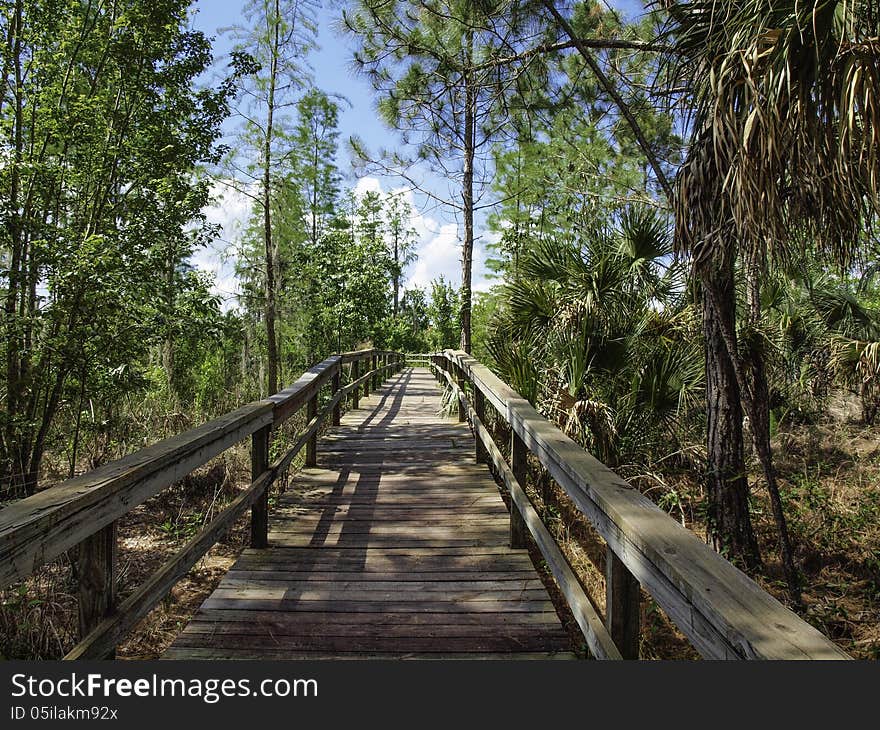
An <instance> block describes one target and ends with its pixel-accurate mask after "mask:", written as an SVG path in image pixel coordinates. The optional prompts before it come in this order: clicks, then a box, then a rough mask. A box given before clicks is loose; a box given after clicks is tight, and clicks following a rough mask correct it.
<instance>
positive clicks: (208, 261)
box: [192, 182, 253, 309]
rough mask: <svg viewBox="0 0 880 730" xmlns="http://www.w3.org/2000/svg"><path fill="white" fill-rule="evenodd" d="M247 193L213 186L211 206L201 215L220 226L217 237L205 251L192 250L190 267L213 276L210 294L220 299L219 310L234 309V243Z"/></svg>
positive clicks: (245, 213)
mask: <svg viewBox="0 0 880 730" xmlns="http://www.w3.org/2000/svg"><path fill="white" fill-rule="evenodd" d="M248 192H249V191H241V190H236V189H235V188H232V187H230V186H229V185H226V184H225V183H222V182H218V183H214V185H213V187H212V189H211V198H212V203H211V204H210V205H208V206H207V207H206V208H205V209H204V210H203V211H202V212H203V213H204V214H205V217H206V219H207V222H208V223H212V224H219V225H220V236H219V238H217V239H215V240H214V241H213V242H212V243H210V244H209V245H208V246H206V247H205V248H202V249H200V250H198V251H196V252H195V253H194V254H193V257H192V264H193V266H195V267H196V268H198V269H200V270H202V271H207V272H209V273H211V274H213V275H214V286H213V287H212V292H213V293H214V294H217V295H218V296H220V297H221V299H222V300H223V308H224V309H230V308H232V307H234V306H235V299H236V296H237V294H238V292H239V285H238V279H236V277H235V263H236V259H235V251H234V244H235V242H237V241H238V239H239V238H240V237H241V231H242V229H243V228H244V226H245V224H246V223H247V218H248V216H249V215H250V212H251V205H252V202H253V201H252V200H251V198H250V197H248V194H247V193H248Z"/></svg>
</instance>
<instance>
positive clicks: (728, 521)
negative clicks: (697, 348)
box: [700, 256, 761, 569]
mask: <svg viewBox="0 0 880 730" xmlns="http://www.w3.org/2000/svg"><path fill="white" fill-rule="evenodd" d="M726 259H727V260H726V261H724V262H709V263H708V264H706V265H705V266H704V267H702V269H701V271H700V278H701V282H702V288H703V297H702V306H703V336H704V339H705V347H706V421H707V423H706V456H707V462H708V463H707V467H706V488H707V493H708V498H709V529H710V531H711V534H712V538H713V541H714V542H715V547H716V548H717V549H719V550H721V551H722V552H723V553H725V554H726V555H727V557H728V558H729V559H730V560H732V561H738V562H740V563H741V564H742V565H743V567H745V568H748V569H753V568H756V567H758V566H759V565H760V562H761V557H760V551H759V548H758V542H757V540H756V539H755V534H754V531H753V529H752V521H751V516H750V515H749V484H748V479H747V478H746V467H745V458H744V456H743V431H742V420H743V414H742V404H741V400H740V389H739V384H738V382H737V377H736V372H735V369H734V367H733V363H732V362H731V360H730V357H729V355H728V352H727V347H726V344H725V339H724V323H725V322H727V323H730V324H732V323H733V322H735V317H736V298H735V289H734V279H733V263H732V261H731V256H727V257H726Z"/></svg>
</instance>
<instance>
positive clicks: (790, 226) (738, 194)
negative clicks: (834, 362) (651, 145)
mask: <svg viewBox="0 0 880 730" xmlns="http://www.w3.org/2000/svg"><path fill="white" fill-rule="evenodd" d="M664 7H665V8H666V9H667V10H668V13H669V18H670V21H669V23H668V25H667V28H666V35H667V38H668V39H669V40H670V42H671V43H672V45H673V46H674V51H673V52H672V53H671V54H670V56H669V63H668V64H667V69H668V71H669V73H670V76H671V77H672V78H674V79H675V82H676V84H677V85H681V82H684V84H685V85H687V86H688V87H689V88H691V89H692V90H693V99H692V102H693V108H694V109H695V111H694V113H693V115H692V118H691V122H692V130H693V134H692V146H691V149H690V153H689V155H688V158H687V161H686V163H685V165H684V166H683V168H682V170H681V173H680V175H679V180H678V185H679V190H678V192H679V195H678V196H677V200H676V205H677V207H678V210H677V221H676V222H677V227H676V240H677V243H678V245H679V246H681V247H683V248H686V249H689V250H691V251H693V252H694V253H695V255H696V256H697V257H698V258H699V257H705V256H707V255H708V254H709V253H711V252H713V251H715V250H718V249H720V248H721V246H722V244H723V242H724V239H725V238H728V237H730V236H733V237H734V239H735V240H738V241H741V242H750V243H751V244H752V245H757V244H759V243H760V244H761V245H766V246H768V247H769V248H770V250H771V253H774V254H779V253H784V252H785V249H786V247H787V245H788V243H789V242H790V241H791V240H792V238H793V234H795V233H797V234H799V235H801V236H804V235H806V234H810V237H811V238H814V239H815V240H816V242H817V243H818V245H819V246H820V247H822V248H823V249H825V250H826V251H829V252H831V253H832V254H834V255H835V257H836V258H837V260H839V261H841V262H847V261H849V260H851V259H852V258H853V256H854V254H856V252H857V249H858V245H859V243H860V242H861V241H862V240H863V237H864V235H865V229H866V227H867V226H868V225H869V224H870V223H871V222H872V221H873V219H874V217H875V215H876V213H877V201H878V192H880V64H878V57H880V25H878V24H880V3H878V1H877V0H852V1H851V2H847V3H833V2H827V0H812V1H811V0H808V1H807V2H806V3H804V2H799V1H797V0H782V1H780V0H738V1H735V2H726V3H717V2H714V1H712V0H693V1H690V2H668V3H664Z"/></svg>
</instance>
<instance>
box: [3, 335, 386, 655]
mask: <svg viewBox="0 0 880 730" xmlns="http://www.w3.org/2000/svg"><path fill="white" fill-rule="evenodd" d="M363 362H367V364H368V367H366V368H365V369H364V370H365V372H364V373H361V372H360V364H361V363H363ZM346 364H350V365H351V370H352V373H351V377H352V382H351V383H349V384H348V385H346V386H344V387H342V386H341V374H342V368H343V365H346ZM402 365H403V357H402V355H401V354H400V353H397V352H391V351H386V350H377V349H367V350H359V351H356V352H347V353H343V354H341V355H334V356H332V357H329V358H327V359H326V360H324V361H323V362H321V363H319V364H318V365H315V366H314V367H312V368H310V369H309V370H308V371H306V372H305V373H303V375H302V376H301V377H300V378H299V379H297V381H296V382H294V383H293V384H292V385H291V386H289V387H287V388H285V389H284V390H282V391H280V392H279V393H276V394H275V395H273V396H270V397H269V398H268V399H266V400H261V401H256V402H254V403H250V404H248V405H246V406H243V407H241V408H239V409H238V410H235V411H233V412H231V413H227V414H225V415H223V416H220V417H219V418H216V419H214V420H212V421H210V422H208V423H206V424H204V425H202V426H199V427H197V428H194V429H192V430H190V431H187V432H185V433H182V434H179V435H177V436H173V437H171V438H169V439H165V440H163V441H160V442H158V443H156V444H153V445H152V446H148V447H146V448H144V449H141V450H140V451H138V452H136V453H134V454H130V455H129V456H126V457H123V458H122V459H119V460H117V461H114V462H111V463H110V464H107V465H105V466H102V467H100V468H98V469H95V470H93V471H91V472H88V473H87V474H83V475H81V476H78V477H75V478H73V479H69V480H67V481H65V482H63V483H61V484H59V485H57V486H55V487H51V488H49V489H46V490H44V491H42V492H38V493H37V494H35V495H33V496H31V497H27V498H25V499H22V500H20V501H18V502H15V503H13V504H11V505H9V506H7V507H6V508H4V509H2V510H0V588H3V587H6V586H7V585H9V584H10V583H12V582H14V581H16V580H21V579H23V578H26V577H27V576H28V575H30V574H31V573H33V572H34V571H35V570H36V569H37V568H39V567H40V566H41V565H43V564H45V563H47V562H49V561H50V560H52V559H54V558H56V557H58V556H59V555H60V554H62V553H63V552H64V551H66V550H68V549H70V548H72V547H74V546H79V550H78V569H77V574H78V576H79V596H78V598H79V623H80V636H81V637H83V638H82V641H81V642H80V643H79V644H78V645H77V647H75V649H74V650H73V651H72V652H71V653H70V654H69V655H68V657H66V658H100V657H102V656H107V655H108V653H112V651H113V648H114V647H115V645H116V643H117V642H118V639H119V638H120V637H121V636H123V635H124V634H125V633H126V632H127V631H128V630H129V629H130V628H131V627H132V626H134V624H135V623H136V622H137V621H138V620H139V619H140V618H142V617H143V616H144V615H146V613H147V612H149V611H150V610H151V609H152V608H153V607H154V606H155V605H156V604H157V603H158V602H159V601H160V600H161V599H162V597H163V596H164V595H166V594H167V592H168V591H169V590H170V589H171V588H172V587H173V585H174V584H175V583H176V582H177V581H178V580H179V579H180V578H181V577H182V576H183V575H185V574H186V573H187V571H189V569H190V568H191V567H192V566H193V565H195V563H196V562H197V561H198V560H199V559H200V558H201V557H202V556H203V555H204V554H205V553H206V552H207V551H208V550H209V549H210V548H211V547H212V546H213V545H214V543H216V542H217V540H218V539H219V538H220V537H221V536H222V535H223V534H224V533H225V531H226V530H227V529H228V528H229V526H230V525H231V524H232V523H233V522H234V521H235V520H236V519H237V518H238V517H239V516H241V515H242V514H244V512H245V511H246V509H247V508H248V507H250V508H251V510H252V520H251V535H252V537H251V544H252V546H254V547H265V546H266V544H267V534H268V494H269V487H270V486H271V485H272V483H273V482H274V481H275V479H276V478H277V476H278V474H280V473H282V472H283V471H284V470H285V469H286V468H287V467H288V466H289V465H290V463H291V462H292V461H293V459H294V458H295V457H296V455H297V454H298V453H300V451H301V450H302V448H303V447H306V448H307V453H306V463H307V464H314V459H315V450H316V445H317V432H318V430H319V429H320V427H321V425H322V424H323V423H324V421H325V420H326V419H327V417H328V416H331V417H332V421H333V425H338V424H339V416H340V405H341V402H342V401H343V400H345V399H347V398H351V399H352V401H353V406H354V407H355V408H356V407H357V403H358V398H359V395H360V392H361V390H363V394H364V396H365V397H366V396H367V395H369V393H370V391H371V390H372V389H375V388H377V387H379V385H380V383H381V381H382V380H384V379H385V378H386V377H387V375H388V374H389V373H391V372H395V371H397V370H399V369H400V367H402ZM328 384H329V385H330V386H331V390H332V397H331V398H330V400H329V402H328V403H327V404H326V405H325V406H324V407H323V408H322V409H321V411H320V412H319V411H318V395H319V392H320V390H321V388H322V387H324V386H325V385H328ZM303 406H307V407H308V414H307V419H308V420H307V423H306V426H305V427H304V429H303V431H301V432H300V434H298V437H297V439H296V441H295V442H294V445H293V447H292V448H291V449H289V450H288V451H287V453H286V454H285V455H284V456H283V457H281V458H280V459H279V460H278V461H276V462H275V463H274V464H272V465H270V464H269V463H268V453H269V448H268V447H269V439H270V434H271V431H273V430H275V429H277V428H278V427H279V426H280V425H281V424H282V423H283V422H284V421H286V420H287V419H289V418H290V417H291V416H293V415H294V414H295V413H297V412H298V411H299V410H300V409H302V407H303ZM248 436H251V437H252V476H253V479H252V483H251V485H250V486H249V487H248V489H247V490H245V491H244V492H242V493H241V494H240V495H238V496H237V497H236V498H235V499H234V500H233V502H232V503H231V504H230V505H228V506H227V507H226V508H225V509H224V510H223V511H222V512H221V513H220V514H219V515H218V516H217V517H215V518H214V520H212V521H211V522H210V523H209V524H208V525H206V526H205V527H204V528H203V529H202V531H201V532H200V533H199V534H198V535H196V537H194V538H193V539H192V540H190V542H189V543H187V545H186V546H184V548H183V549H182V550H181V552H179V553H178V554H177V555H175V556H174V557H173V558H171V559H170V560H169V561H168V562H166V563H165V564H164V565H163V566H162V567H161V568H160V569H159V571H158V572H157V573H155V574H154V575H153V576H152V577H151V578H150V579H148V580H147V582H146V583H145V584H144V585H143V586H142V587H141V588H139V589H138V590H137V591H136V592H135V593H134V594H132V595H131V596H129V597H128V598H127V599H126V600H125V601H124V602H123V603H121V604H120V605H119V606H116V605H115V604H116V600H115V563H116V557H115V555H116V521H117V520H118V519H119V518H120V517H122V516H123V515H125V514H126V513H128V512H129V511H131V510H132V509H134V508H135V507H137V506H138V505H140V504H142V503H143V502H145V501H146V500H147V499H149V498H150V497H152V496H154V495H155V494H157V493H159V492H160V491H161V490H162V489H165V488H166V487H168V486H170V485H171V484H173V483H174V482H176V481H178V480H179V479H181V478H182V477H184V476H185V475H186V474H188V473H189V472H191V471H192V470H193V469H196V468H198V467H199V466H202V465H204V464H205V463H207V462H208V461H209V460H211V459H212V458H214V457H215V456H217V455H219V454H220V453H222V452H223V451H225V450H226V449H228V448H229V447H230V446H232V445H234V444H236V443H238V442H239V441H241V440H242V439H244V438H246V437H248Z"/></svg>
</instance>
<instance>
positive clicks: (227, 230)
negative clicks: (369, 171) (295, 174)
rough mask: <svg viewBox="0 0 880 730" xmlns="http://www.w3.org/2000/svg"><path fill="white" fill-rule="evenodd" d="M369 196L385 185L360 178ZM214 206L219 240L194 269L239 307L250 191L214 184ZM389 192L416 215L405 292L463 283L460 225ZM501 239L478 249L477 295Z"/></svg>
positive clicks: (491, 237)
mask: <svg viewBox="0 0 880 730" xmlns="http://www.w3.org/2000/svg"><path fill="white" fill-rule="evenodd" d="M367 191H372V192H377V193H382V192H385V191H384V189H383V187H382V181H381V180H380V179H379V178H376V177H369V176H368V177H362V178H360V179H358V181H357V183H356V184H355V188H354V192H355V195H357V196H362V195H364V193H366V192H367ZM211 192H212V197H213V202H212V204H211V205H209V206H208V207H206V208H205V210H204V213H205V216H206V217H207V220H208V222H209V223H215V224H219V225H220V227H221V233H220V237H219V238H218V239H217V240H215V241H214V242H213V243H212V244H211V245H209V246H207V247H205V248H203V249H201V250H199V251H197V252H196V253H195V254H194V255H193V258H192V262H193V265H194V266H196V267H198V268H199V269H201V270H203V271H207V272H210V273H212V274H213V275H214V279H215V281H214V288H213V291H214V293H216V294H218V295H219V296H220V297H222V299H223V301H224V307H225V308H227V309H228V308H231V307H234V306H235V298H236V295H237V294H238V292H239V284H238V281H237V279H236V277H235V252H234V244H235V243H236V242H237V241H238V240H239V238H240V237H241V232H242V229H243V228H244V226H245V224H246V223H247V218H248V216H249V215H250V212H251V206H252V200H251V198H250V197H248V194H249V193H250V192H251V191H250V190H245V191H240V190H236V189H234V188H232V187H230V186H228V185H226V184H223V183H215V185H214V188H213V189H212V191H211ZM391 192H393V193H398V194H402V195H403V196H404V198H405V199H406V201H407V202H408V203H409V204H410V207H411V208H412V210H413V215H412V217H411V218H410V226H411V227H412V228H413V229H414V230H415V232H416V236H417V239H418V243H417V246H416V256H417V258H416V260H415V262H414V263H413V264H412V265H411V266H410V267H409V270H408V271H407V272H406V286H407V287H415V286H418V287H422V288H427V287H430V285H431V282H432V281H433V280H434V279H437V278H439V277H440V276H443V277H444V278H445V279H446V281H448V282H449V283H451V284H452V285H454V286H459V285H460V284H461V238H460V235H461V234H460V226H459V224H458V223H455V222H451V221H450V220H449V219H448V217H443V218H441V217H434V216H431V215H427V214H424V213H422V212H421V211H419V208H418V206H417V205H416V199H415V195H414V194H413V192H412V190H410V189H409V188H405V187H398V188H392V189H391ZM495 240H497V235H496V234H493V233H491V232H486V233H483V234H482V238H481V239H480V240H478V241H477V242H476V243H475V244H474V269H473V288H474V291H486V290H488V289H489V288H490V287H491V286H492V282H491V281H490V280H487V279H486V268H485V265H484V261H485V258H486V248H485V247H486V244H488V243H492V242H494V241H495Z"/></svg>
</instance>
